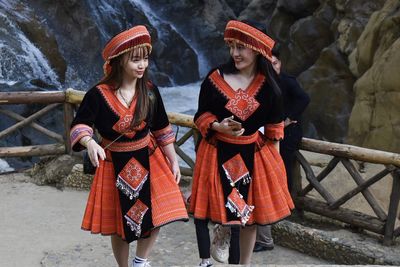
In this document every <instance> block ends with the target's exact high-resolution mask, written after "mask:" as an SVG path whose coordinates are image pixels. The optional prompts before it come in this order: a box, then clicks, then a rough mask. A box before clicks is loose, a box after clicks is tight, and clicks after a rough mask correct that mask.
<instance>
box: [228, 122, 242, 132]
mask: <svg viewBox="0 0 400 267" xmlns="http://www.w3.org/2000/svg"><path fill="white" fill-rule="evenodd" d="M229 125H230V126H232V128H233V130H235V131H239V130H240V129H242V124H241V123H240V122H238V121H235V120H234V119H229Z"/></svg>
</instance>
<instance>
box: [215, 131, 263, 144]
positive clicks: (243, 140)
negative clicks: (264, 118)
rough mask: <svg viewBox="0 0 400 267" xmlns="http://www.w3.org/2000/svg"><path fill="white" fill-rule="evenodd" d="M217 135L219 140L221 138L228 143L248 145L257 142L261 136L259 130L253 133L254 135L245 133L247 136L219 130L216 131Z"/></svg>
mask: <svg viewBox="0 0 400 267" xmlns="http://www.w3.org/2000/svg"><path fill="white" fill-rule="evenodd" d="M215 137H216V138H217V139H218V140H221V141H223V142H226V143H230V144H237V145H246V144H251V143H255V142H256V141H257V140H258V138H259V132H258V131H257V132H255V133H253V134H252V135H245V136H243V135H242V136H233V135H229V134H224V133H220V132H217V133H215Z"/></svg>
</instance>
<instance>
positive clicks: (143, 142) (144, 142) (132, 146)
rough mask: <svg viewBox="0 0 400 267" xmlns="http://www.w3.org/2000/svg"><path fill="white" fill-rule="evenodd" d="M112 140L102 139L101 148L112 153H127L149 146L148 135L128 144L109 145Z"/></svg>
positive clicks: (115, 143) (116, 143)
mask: <svg viewBox="0 0 400 267" xmlns="http://www.w3.org/2000/svg"><path fill="white" fill-rule="evenodd" d="M111 142H112V140H108V139H105V138H103V140H102V141H101V146H102V147H106V146H108V147H107V149H108V150H110V151H113V152H129V151H135V150H139V149H141V148H144V147H146V146H148V145H149V143H150V135H149V134H148V135H146V136H145V137H143V138H142V139H139V140H135V141H130V142H114V143H112V144H110V143H111Z"/></svg>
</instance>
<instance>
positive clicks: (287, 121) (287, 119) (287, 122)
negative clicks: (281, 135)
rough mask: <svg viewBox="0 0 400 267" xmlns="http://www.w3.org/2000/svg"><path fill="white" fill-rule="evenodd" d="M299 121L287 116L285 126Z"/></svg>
mask: <svg viewBox="0 0 400 267" xmlns="http://www.w3.org/2000/svg"><path fill="white" fill-rule="evenodd" d="M293 123H297V121H292V120H291V119H290V118H286V119H285V121H284V127H287V126H289V125H290V124H293Z"/></svg>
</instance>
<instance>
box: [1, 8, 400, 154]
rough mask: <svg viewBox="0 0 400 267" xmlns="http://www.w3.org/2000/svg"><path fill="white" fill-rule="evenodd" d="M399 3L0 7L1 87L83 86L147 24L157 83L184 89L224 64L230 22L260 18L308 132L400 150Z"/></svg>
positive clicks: (318, 135) (337, 140)
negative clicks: (304, 101) (112, 49)
mask: <svg viewBox="0 0 400 267" xmlns="http://www.w3.org/2000/svg"><path fill="white" fill-rule="evenodd" d="M399 6H400V2H399V1H398V0H351V1H350V0H298V1H289V0H240V1H237V0H201V1H200V0H195V1H191V0H190V1H189V0H178V1H177V0H175V1H172V0H161V1H154V0H148V1H144V0H116V1H112V4H111V1H107V0H91V1H89V0H85V1H77V0H66V1H63V2H60V1H47V0H45V1H27V0H22V1H14V0H8V1H6V0H4V1H0V26H1V27H2V28H3V29H5V30H4V31H2V32H0V40H1V45H0V51H1V53H0V59H1V60H0V82H1V80H12V81H19V80H21V79H22V80H23V79H28V80H35V79H40V80H43V81H45V83H47V84H55V85H56V86H57V87H59V88H66V87H69V86H72V87H75V88H82V89H86V88H89V87H90V86H91V85H92V84H93V83H95V82H96V81H97V80H98V79H99V78H100V77H101V76H102V69H101V66H102V59H101V57H100V52H101V49H102V47H103V46H104V44H105V43H106V42H107V40H108V39H109V38H110V37H112V36H113V35H114V34H116V33H118V32H119V31H121V30H124V29H126V28H128V27H131V26H132V25H135V24H145V25H147V26H148V27H149V29H150V31H151V34H152V36H153V44H154V53H153V55H152V64H151V71H152V73H153V80H154V81H155V82H156V83H157V84H159V85H164V86H166V85H172V84H186V83H190V82H194V81H197V80H199V79H201V78H202V77H204V75H205V74H206V73H207V72H208V70H209V69H210V68H212V67H214V66H216V65H218V64H221V63H222V62H224V61H225V60H226V59H227V57H228V54H227V49H226V46H225V44H224V42H223V40H222V37H223V30H224V27H225V25H226V22H227V21H228V20H230V19H249V20H256V21H259V22H261V23H263V24H264V25H266V28H267V32H268V33H269V34H270V35H271V36H272V37H273V38H275V39H276V40H278V41H279V42H280V43H282V45H283V52H282V60H283V66H284V69H285V70H286V71H287V72H288V73H290V74H292V75H295V76H297V77H298V80H299V82H300V83H301V85H302V86H303V87H304V88H305V90H306V91H307V92H308V93H309V94H310V96H311V104H310V106H309V108H308V109H307V111H306V113H305V115H304V128H305V133H306V135H307V136H309V137H314V138H318V139H324V140H330V141H336V142H346V143H352V144H356V145H361V146H366V147H373V148H379V149H384V150H390V151H395V152H400V141H399V140H400V138H399V137H400V126H399V125H400V122H399V121H400V107H399V105H398V104H397V103H398V102H399V101H398V100H400V92H399V91H400V75H398V72H399V62H400V61H399V57H400V52H399V51H400V50H399V49H398V48H399V45H400V44H399V42H400V41H399V36H400V18H399V14H400V11H399Z"/></svg>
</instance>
